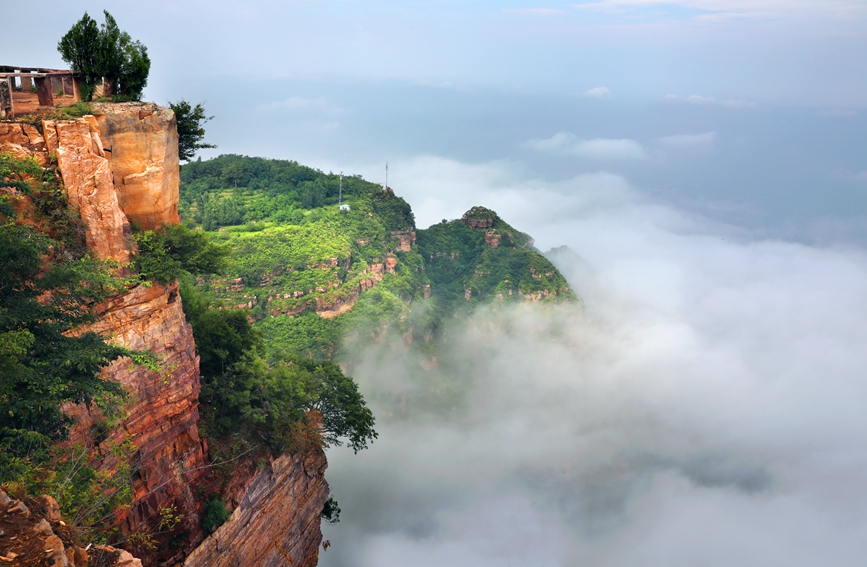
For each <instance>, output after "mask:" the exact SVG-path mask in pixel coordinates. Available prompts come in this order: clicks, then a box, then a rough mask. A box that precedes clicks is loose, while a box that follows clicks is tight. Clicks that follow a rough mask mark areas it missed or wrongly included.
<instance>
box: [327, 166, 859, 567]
mask: <svg viewBox="0 0 867 567" xmlns="http://www.w3.org/2000/svg"><path fill="white" fill-rule="evenodd" d="M395 169H396V170H399V171H401V172H403V173H402V174H401V175H402V177H403V179H401V180H399V181H400V185H399V186H400V187H401V188H402V189H401V190H400V191H399V193H400V194H401V195H403V196H404V197H405V198H406V199H407V200H408V201H409V202H410V203H411V204H412V205H413V209H414V210H415V211H416V215H417V220H418V224H419V226H422V227H424V226H428V225H429V224H431V223H434V222H439V221H440V220H441V219H442V218H448V219H452V218H456V217H459V216H460V215H461V214H462V213H463V212H464V211H466V210H467V209H468V208H469V207H470V206H473V205H485V206H488V207H489V208H492V209H494V210H496V211H497V212H498V213H499V214H500V215H501V216H502V217H503V218H504V219H505V220H506V221H507V222H509V223H510V224H512V225H513V226H515V227H516V228H518V229H519V230H523V231H526V232H528V233H530V234H531V235H533V236H534V237H536V243H537V246H538V247H539V248H540V249H542V250H547V249H549V248H551V247H555V246H560V245H567V246H568V247H569V249H568V250H565V249H560V250H557V251H555V252H552V253H551V254H550V255H549V257H550V258H551V259H552V260H553V261H554V262H555V264H557V265H558V267H560V269H561V270H562V271H563V273H564V275H566V277H567V278H568V279H569V281H570V283H571V284H572V285H573V287H574V288H575V290H576V292H577V293H578V294H579V295H580V296H581V298H582V299H583V304H582V305H581V306H580V307H575V306H561V307H554V308H547V307H539V306H533V305H519V306H513V307H508V308H507V307H502V306H500V307H497V308H491V309H482V310H479V311H478V312H477V313H475V314H474V315H473V316H472V317H470V318H468V319H466V320H461V321H455V322H454V324H453V325H452V326H451V327H450V328H449V331H448V340H447V341H446V343H445V344H444V346H443V347H442V348H441V349H440V351H439V352H438V357H439V358H438V361H437V362H438V370H436V371H435V372H434V374H436V372H439V373H440V375H442V376H444V378H443V382H442V391H440V387H439V386H438V385H437V384H438V383H437V382H436V380H435V379H434V380H433V381H431V380H432V379H431V377H430V373H428V374H426V375H423V374H424V373H421V372H420V371H419V365H418V360H417V358H418V356H419V354H418V353H417V352H414V351H413V349H412V348H411V347H409V346H407V345H406V344H405V343H404V342H403V341H383V342H381V343H378V344H372V345H371V346H370V347H369V348H368V349H367V351H366V353H365V355H364V356H363V360H362V362H361V363H359V364H357V365H356V366H355V367H354V368H353V373H354V376H355V378H356V379H357V380H358V382H359V383H360V386H361V389H362V391H363V392H364V393H365V395H366V397H367V398H368V400H369V402H370V405H371V407H372V408H373V410H374V413H375V414H376V415H377V417H378V422H377V430H378V431H379V434H380V437H379V439H378V440H377V441H376V442H374V443H373V445H372V446H371V448H370V449H368V450H366V451H362V452H361V453H359V454H357V455H353V454H352V452H351V451H348V450H346V449H340V448H334V449H331V450H329V452H328V458H329V462H330V468H329V470H328V474H327V477H328V479H329V482H330V483H331V486H332V489H333V491H334V495H335V497H336V498H337V500H338V501H339V503H340V506H341V508H342V510H343V513H342V516H341V518H342V521H341V522H340V523H339V524H337V525H336V526H333V527H332V526H326V527H325V529H324V532H325V537H326V538H327V539H330V540H331V542H332V544H333V545H332V547H330V548H329V549H328V550H327V551H325V552H323V553H322V554H321V558H320V561H321V563H320V564H321V565H324V566H325V567H338V566H339V567H344V566H346V567H356V566H357V567H362V566H364V567H368V566H370V567H373V566H382V567H391V566H395V567H397V566H407V565H412V566H419V567H424V566H442V565H455V566H474V567H478V566H481V567H484V566H489V565H490V566H494V565H496V566H516V567H518V566H559V565H563V566H578V565H592V566H612V567H624V566H633V565H635V566H638V565H641V566H660V567H661V566H666V567H670V566H681V565H682V566H694V565H702V566H731V565H738V566H762V567H767V566H776V565H779V566H787V567H795V566H807V565H809V566H814V565H835V566H837V565H839V566H843V565H860V564H861V563H862V562H863V558H864V557H865V556H867V514H865V513H864V510H867V491H865V490H864V488H863V487H864V486H865V484H867V412H865V410H864V408H865V407H867V379H865V378H867V376H865V370H867V348H865V347H864V345H865V344H867V340H865V339H867V325H865V321H867V255H865V254H864V251H863V250H861V249H858V248H854V247H844V246H841V247H834V246H831V247H823V248H819V247H810V246H805V245H802V244H796V243H791V242H785V241H772V240H758V239H756V238H753V237H752V235H751V234H750V233H748V232H746V231H744V230H742V229H738V228H735V227H731V226H726V225H721V224H718V223H714V222H711V221H709V220H707V219H704V218H702V217H699V216H695V215H689V214H686V213H683V212H679V211H677V210H674V209H672V208H670V207H667V206H664V205H661V204H658V203H654V202H651V201H648V200H647V199H646V198H644V197H642V195H641V194H640V193H639V192H638V191H636V190H635V189H634V188H632V187H631V186H630V184H629V183H628V182H627V181H626V180H625V179H624V178H622V177H619V176H617V175H613V174H610V173H605V172H600V173H595V174H589V175H582V176H578V177H575V178H573V179H570V180H567V181H562V182H547V181H545V180H542V179H539V178H537V177H534V176H533V175H532V173H530V172H528V171H526V170H524V169H522V167H521V166H520V164H516V163H512V162H491V163H485V164H475V165H468V164H464V163H459V162H456V161H452V160H448V159H444V158H439V157H431V156H423V157H416V158H413V159H410V160H405V161H403V162H402V163H401V164H400V167H399V168H395ZM393 185H395V186H397V185H398V183H397V182H395V183H393ZM446 374H447V376H446Z"/></svg>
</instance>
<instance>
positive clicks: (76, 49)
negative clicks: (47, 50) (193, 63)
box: [57, 11, 151, 100]
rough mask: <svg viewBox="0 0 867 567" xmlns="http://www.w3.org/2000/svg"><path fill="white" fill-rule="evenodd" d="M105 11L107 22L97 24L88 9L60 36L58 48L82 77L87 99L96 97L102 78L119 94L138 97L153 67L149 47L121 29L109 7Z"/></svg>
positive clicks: (83, 91) (85, 98)
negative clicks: (95, 91) (97, 86)
mask: <svg viewBox="0 0 867 567" xmlns="http://www.w3.org/2000/svg"><path fill="white" fill-rule="evenodd" d="M103 13H104V14H105V23H103V24H102V26H97V24H96V21H95V20H94V19H93V18H91V17H90V16H88V15H87V12H85V13H84V16H83V17H82V18H81V20H79V21H78V22H77V23H76V24H75V25H73V26H72V28H71V29H70V30H69V31H68V32H67V33H66V35H64V36H63V37H62V38H61V39H60V42H59V43H58V44H57V50H58V51H60V56H61V57H62V58H63V60H64V61H66V62H67V63H69V65H70V66H71V67H72V70H73V71H75V72H76V73H78V74H79V75H80V76H81V77H82V79H83V81H84V86H83V90H82V93H81V96H82V98H83V99H84V100H91V98H93V91H94V88H95V86H96V83H97V81H99V80H101V79H103V78H105V80H106V81H107V82H108V83H109V84H110V85H111V88H112V90H113V91H114V94H115V95H116V96H120V97H122V98H125V99H132V100H138V99H139V98H141V95H142V91H143V90H144V88H145V86H146V85H147V78H148V74H149V73H150V68H151V61H150V58H149V57H148V54H147V48H146V47H145V46H144V45H142V43H141V42H139V41H133V39H132V38H131V37H130V35H129V34H128V33H126V32H125V31H121V30H120V28H119V27H118V25H117V21H116V20H115V19H114V18H113V17H112V15H111V14H109V13H108V11H103Z"/></svg>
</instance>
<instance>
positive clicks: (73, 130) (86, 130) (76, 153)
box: [43, 116, 132, 264]
mask: <svg viewBox="0 0 867 567" xmlns="http://www.w3.org/2000/svg"><path fill="white" fill-rule="evenodd" d="M88 118H89V120H88ZM43 132H44V134H45V139H46V142H47V146H48V148H47V149H48V152H49V153H56V154H57V164H58V166H59V168H60V174H61V175H62V176H63V185H64V187H65V188H66V196H67V199H69V206H70V207H72V208H73V209H74V210H76V211H78V212H79V214H81V220H82V222H83V223H84V228H85V237H86V239H87V249H88V250H91V251H93V252H95V253H96V255H97V256H98V257H100V258H102V259H105V260H115V261H117V262H119V263H121V264H126V263H128V262H129V257H130V251H131V248H132V245H131V243H130V237H131V236H132V231H131V230H130V225H129V221H128V220H127V217H126V215H124V213H123V211H122V210H121V209H120V206H119V204H118V199H117V193H116V192H115V190H114V183H112V176H111V168H110V164H109V160H108V159H107V158H106V154H105V151H104V149H103V146H102V140H101V139H100V136H99V130H98V129H97V126H96V121H95V120H93V117H92V116H88V117H85V118H80V119H79V120H76V121H67V120H63V121H57V122H55V121H48V120H46V121H45V122H44V123H43Z"/></svg>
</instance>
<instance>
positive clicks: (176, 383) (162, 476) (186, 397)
mask: <svg viewBox="0 0 867 567" xmlns="http://www.w3.org/2000/svg"><path fill="white" fill-rule="evenodd" d="M98 311H99V312H100V320H99V321H98V322H97V323H95V324H94V325H92V326H90V327H89V330H93V331H95V332H98V333H101V334H108V335H111V336H112V337H113V340H114V341H115V342H117V343H119V344H122V345H124V346H127V347H130V348H133V349H136V350H150V351H151V352H153V353H155V354H157V355H159V356H160V357H162V364H163V367H164V368H165V369H166V374H164V375H161V374H159V373H157V372H153V371H151V370H148V369H147V368H145V367H142V366H136V365H134V364H133V363H132V362H131V361H130V360H129V359H120V360H118V361H115V362H114V363H113V364H111V365H110V366H109V367H108V368H106V369H105V370H104V371H103V377H104V378H105V379H106V380H113V381H115V382H119V383H120V384H123V386H124V389H125V390H126V391H127V392H128V393H129V394H130V395H131V396H132V399H133V400H135V403H133V404H132V405H131V406H130V407H129V410H128V415H127V416H126V418H125V419H124V421H123V423H122V425H121V427H120V428H118V429H117V430H115V431H114V432H113V433H111V434H110V435H109V438H110V439H112V440H114V441H117V442H122V441H123V440H125V439H132V440H133V441H134V443H135V447H136V453H135V463H134V465H135V466H136V469H137V470H136V473H135V475H134V477H133V486H132V488H133V503H132V506H131V508H130V509H129V510H127V511H126V512H125V513H124V514H123V515H122V516H121V517H120V518H119V520H120V521H121V525H122V528H123V531H124V532H125V533H133V532H136V531H146V530H147V528H148V522H149V520H153V519H155V518H158V517H159V516H158V515H159V510H160V509H161V508H165V507H169V506H174V507H175V508H176V510H177V512H178V513H180V514H182V515H183V521H182V527H183V529H186V530H188V531H189V532H190V533H193V534H195V533H200V531H201V530H200V528H199V525H198V508H199V503H198V500H197V496H196V494H195V492H194V487H195V485H196V482H197V481H199V479H200V478H201V477H202V476H203V475H204V473H205V470H206V469H205V466H206V464H207V463H206V454H207V448H206V445H205V443H204V442H203V441H202V440H201V439H200V438H199V433H198V425H197V423H198V418H199V413H198V397H199V388H200V385H199V364H198V362H199V361H198V357H197V356H196V350H195V343H194V342H193V333H192V328H191V327H190V325H189V324H188V323H187V321H186V319H185V318H184V313H183V310H182V307H181V299H180V296H179V295H178V288H177V284H176V283H173V284H171V285H167V286H161V285H158V284H153V285H151V286H150V287H145V286H137V287H135V288H133V289H132V290H130V291H129V292H128V293H126V294H124V295H121V296H120V297H117V298H114V299H113V300H111V301H109V302H107V303H106V304H104V305H101V306H99V307H98ZM81 330H82V331H84V330H85V329H81ZM67 413H69V414H70V415H72V416H74V417H75V418H76V425H75V427H74V428H73V431H72V440H73V441H87V440H90V441H91V442H93V440H92V439H90V435H91V434H90V432H91V430H92V426H93V425H94V424H95V423H97V422H99V421H101V420H102V419H103V418H102V415H101V413H100V412H99V409H98V408H96V407H95V406H91V408H87V407H85V406H81V405H79V406H72V407H68V408H67ZM106 466H111V463H106Z"/></svg>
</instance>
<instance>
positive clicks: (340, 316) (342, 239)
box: [181, 155, 575, 364]
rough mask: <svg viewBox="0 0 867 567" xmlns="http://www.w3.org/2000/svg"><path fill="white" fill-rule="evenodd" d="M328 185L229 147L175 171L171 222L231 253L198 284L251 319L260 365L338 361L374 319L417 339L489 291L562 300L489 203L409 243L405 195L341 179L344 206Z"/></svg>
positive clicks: (545, 269)
mask: <svg viewBox="0 0 867 567" xmlns="http://www.w3.org/2000/svg"><path fill="white" fill-rule="evenodd" d="M339 182H340V180H339V176H337V175H334V174H332V173H324V172H321V171H318V170H315V169H312V168H309V167H305V166H302V165H300V164H298V163H297V162H292V161H283V160H267V159H262V158H249V157H243V156H237V155H224V156H220V157H219V158H216V159H212V160H207V161H202V160H199V161H196V162H192V163H190V164H188V165H185V166H184V168H183V170H182V172H181V215H182V217H183V218H185V219H186V220H187V221H190V222H195V223H199V224H200V225H201V226H202V228H203V229H204V230H205V231H208V232H209V233H210V234H211V235H212V236H213V238H214V239H215V240H217V241H219V242H221V243H222V244H225V245H226V246H228V247H229V248H230V249H231V250H232V254H231V257H232V262H231V265H230V266H229V268H228V270H227V271H226V274H225V277H211V278H200V279H199V282H198V284H199V286H200V287H201V288H202V289H203V290H205V291H207V292H209V293H210V294H212V296H213V298H214V305H215V306H216V307H220V308H222V309H229V308H235V309H243V310H244V313H245V314H246V315H247V316H249V317H251V318H252V319H253V320H254V321H255V327H256V328H257V329H258V330H260V331H261V333H262V337H263V343H264V345H265V349H264V353H263V356H265V357H266V358H267V359H268V360H269V362H271V363H272V364H273V363H275V362H276V361H277V360H278V359H280V357H284V356H293V355H295V356H305V357H313V358H317V359H330V358H333V357H337V358H340V357H341V354H340V345H341V344H345V343H346V342H347V340H350V338H352V337H356V338H361V337H367V338H368V339H369V338H371V337H373V338H376V337H379V336H382V334H383V332H384V330H385V329H386V328H389V329H392V330H393V331H395V332H399V333H401V334H406V333H410V335H408V336H412V338H413V340H414V341H421V343H424V344H428V343H430V342H431V341H432V340H435V338H436V335H437V332H438V329H439V328H440V323H441V321H443V320H445V319H448V318H450V317H452V315H453V314H454V313H455V312H456V311H463V310H471V309H473V308H474V307H475V306H476V305H479V304H482V303H485V302H488V301H491V300H495V301H506V302H507V301H522V300H534V301H543V302H551V301H571V300H574V299H575V295H574V293H573V292H572V291H571V290H570V289H569V286H568V284H567V282H566V280H565V279H564V278H563V277H562V275H560V273H559V272H558V271H557V270H556V269H555V268H554V267H553V266H552V265H551V263H550V262H548V260H546V259H545V258H544V257H543V256H542V255H541V254H540V253H539V252H538V251H536V250H535V249H534V248H533V247H532V240H531V239H530V237H529V236H527V235H526V234H523V233H521V232H519V231H517V230H515V229H514V228H513V227H511V226H509V225H508V224H507V223H505V222H504V221H503V220H502V219H500V218H499V217H498V216H497V215H496V213H494V212H493V211H490V210H487V209H484V208H482V207H477V208H474V209H473V210H472V211H471V212H470V213H468V216H467V217H466V218H465V219H461V220H458V221H452V222H446V223H442V224H439V225H435V226H432V227H431V228H429V229H426V230H419V231H415V232H416V234H417V238H418V241H417V244H416V245H412V244H411V242H412V238H411V235H412V232H413V231H414V224H415V222H414V218H413V214H412V210H411V208H410V206H409V205H408V204H407V203H406V201H404V200H403V199H401V198H399V197H396V196H395V195H394V193H393V192H391V191H383V190H382V188H381V187H380V186H379V185H376V184H373V183H369V182H366V181H364V180H363V179H361V178H360V177H358V176H352V177H344V179H343V195H344V200H345V201H346V202H348V203H349V204H350V206H351V210H350V211H338V210H337V207H336V206H335V205H336V204H337V193H338V189H339ZM401 238H403V242H401ZM371 288H372V289H371ZM427 295H430V300H429V301H422V300H423V299H424V298H425V297H426V296H427ZM422 304H424V305H425V307H424V308H423V309H422V308H421V307H420V306H421V305H422ZM412 305H415V306H416V307H412ZM350 307H351V309H350ZM321 315H327V316H329V317H328V318H324V317H323V316H321ZM334 315H337V316H334ZM420 348H428V347H420Z"/></svg>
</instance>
